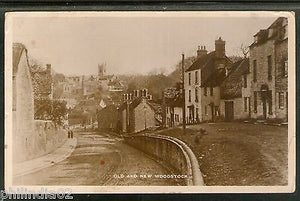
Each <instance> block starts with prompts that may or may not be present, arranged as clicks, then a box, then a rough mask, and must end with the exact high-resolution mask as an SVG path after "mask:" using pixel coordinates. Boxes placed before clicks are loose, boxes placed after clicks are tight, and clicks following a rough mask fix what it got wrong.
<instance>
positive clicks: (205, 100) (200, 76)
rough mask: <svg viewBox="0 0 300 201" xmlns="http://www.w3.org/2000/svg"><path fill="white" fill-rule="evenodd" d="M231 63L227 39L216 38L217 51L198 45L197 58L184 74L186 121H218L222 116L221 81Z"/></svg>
mask: <svg viewBox="0 0 300 201" xmlns="http://www.w3.org/2000/svg"><path fill="white" fill-rule="evenodd" d="M229 64H231V61H230V59H229V58H228V57H227V56H226V52H225V41H223V40H222V39H221V37H220V38H219V39H218V40H216V41H215V51H212V52H210V53H208V52H207V50H206V48H205V46H201V47H198V51H197V59H196V61H195V62H194V63H193V64H192V65H191V66H190V67H189V68H188V69H187V70H186V71H185V73H184V88H185V102H186V104H185V105H186V120H187V123H197V122H201V121H211V120H215V118H216V117H217V116H219V115H220V109H219V106H220V84H221V82H222V80H223V79H224V78H225V76H226V73H227V71H228V69H227V68H226V66H228V65H229Z"/></svg>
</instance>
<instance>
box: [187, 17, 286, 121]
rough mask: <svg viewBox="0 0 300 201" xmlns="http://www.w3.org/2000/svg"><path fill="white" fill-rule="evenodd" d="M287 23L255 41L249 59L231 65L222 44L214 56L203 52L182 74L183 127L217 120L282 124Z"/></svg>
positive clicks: (262, 32)
mask: <svg viewBox="0 0 300 201" xmlns="http://www.w3.org/2000/svg"><path fill="white" fill-rule="evenodd" d="M287 25H288V24H287V18H284V17H280V18H278V19H277V20H276V21H275V22H274V23H272V25H271V26H270V27H268V28H267V29H264V30H260V31H259V32H258V33H257V34H255V35H254V42H253V43H252V44H251V45H250V46H249V53H250V55H249V58H243V59H241V60H239V61H237V62H235V63H232V62H231V61H230V59H229V58H228V57H227V56H226V51H225V41H224V40H222V38H219V39H218V40H216V41H215V51H212V52H210V53H208V52H207V51H206V49H205V48H204V47H202V48H199V49H198V51H197V59H196V61H195V62H194V63H193V64H192V65H191V66H190V67H189V68H188V69H187V70H186V71H185V75H184V88H185V105H186V119H187V123H197V122H203V121H215V120H217V119H225V120H228V121H230V120H234V119H247V118H254V119H269V118H271V119H274V118H276V119H281V120H283V121H287V116H288V90H287V83H288V82H287V77H288V73H287V72H288V34H287V30H288V29H287Z"/></svg>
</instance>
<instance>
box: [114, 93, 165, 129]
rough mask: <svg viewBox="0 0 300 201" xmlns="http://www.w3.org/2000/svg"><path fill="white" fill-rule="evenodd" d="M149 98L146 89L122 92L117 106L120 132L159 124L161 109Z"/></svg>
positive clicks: (153, 126)
mask: <svg viewBox="0 0 300 201" xmlns="http://www.w3.org/2000/svg"><path fill="white" fill-rule="evenodd" d="M151 99H152V96H151V95H149V94H148V90H147V89H143V90H135V91H134V92H133V93H130V94H124V102H123V103H122V104H121V106H120V107H119V114H120V118H119V120H120V124H121V131H122V132H124V133H135V132H140V131H143V130H147V129H150V128H155V127H157V126H159V125H161V114H160V113H161V109H160V107H159V106H158V105H157V104H155V103H153V102H152V101H151Z"/></svg>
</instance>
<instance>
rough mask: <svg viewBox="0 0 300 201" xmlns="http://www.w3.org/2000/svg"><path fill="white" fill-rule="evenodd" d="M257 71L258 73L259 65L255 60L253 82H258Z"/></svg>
mask: <svg viewBox="0 0 300 201" xmlns="http://www.w3.org/2000/svg"><path fill="white" fill-rule="evenodd" d="M256 73H257V66H256V60H254V61H253V82H256V80H257V78H256Z"/></svg>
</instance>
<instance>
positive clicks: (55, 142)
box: [30, 120, 67, 158]
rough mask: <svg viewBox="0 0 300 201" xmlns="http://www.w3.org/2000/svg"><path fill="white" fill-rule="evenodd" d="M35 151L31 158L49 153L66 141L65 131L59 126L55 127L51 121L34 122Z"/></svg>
mask: <svg viewBox="0 0 300 201" xmlns="http://www.w3.org/2000/svg"><path fill="white" fill-rule="evenodd" d="M34 124H35V132H34V134H35V141H36V144H35V147H32V149H33V150H35V152H34V154H33V155H31V156H30V157H31V158H35V157H38V156H41V155H44V154H47V153H50V152H52V151H54V150H55V149H57V148H58V147H60V146H61V145H63V143H64V142H65V141H66V139H67V130H66V129H63V128H62V127H61V126H55V124H54V123H53V122H52V121H42V120H35V121H34Z"/></svg>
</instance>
